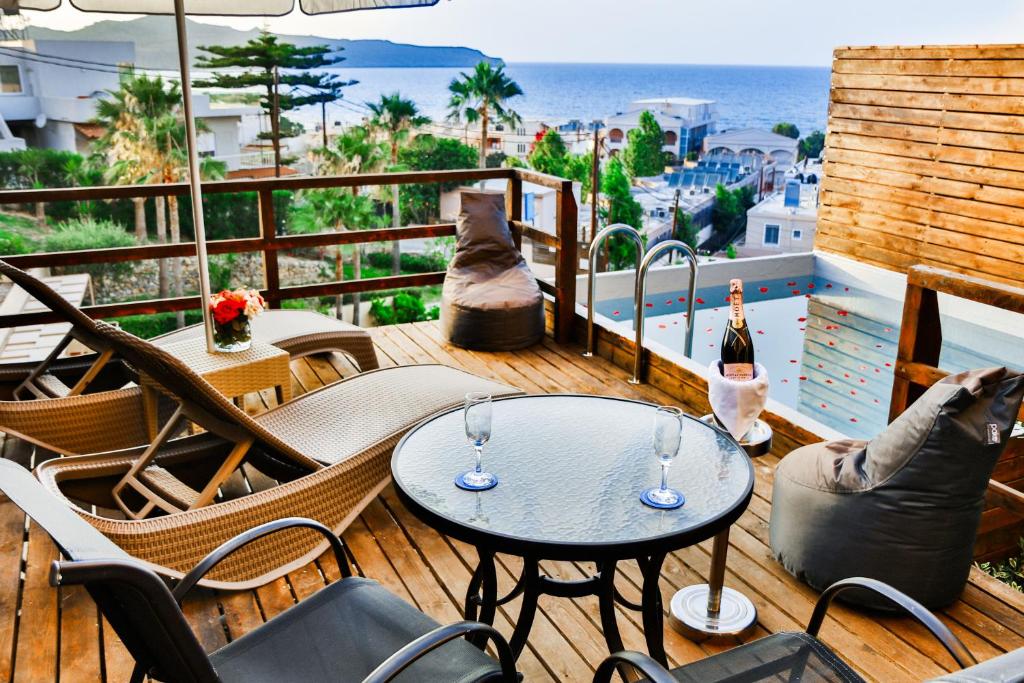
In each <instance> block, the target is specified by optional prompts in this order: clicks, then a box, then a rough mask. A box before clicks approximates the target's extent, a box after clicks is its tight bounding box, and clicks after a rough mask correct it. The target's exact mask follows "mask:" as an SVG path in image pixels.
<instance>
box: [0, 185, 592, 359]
mask: <svg viewBox="0 0 1024 683" xmlns="http://www.w3.org/2000/svg"><path fill="white" fill-rule="evenodd" d="M490 179H506V180H508V187H507V190H506V195H505V196H506V211H507V214H508V218H509V222H510V225H511V226H512V231H513V236H514V238H515V240H516V244H517V246H521V245H522V239H523V237H526V238H528V239H531V240H533V241H534V242H537V243H540V244H544V245H546V246H549V247H552V248H554V249H556V251H557V253H558V258H557V259H556V263H555V282H554V285H551V284H550V283H548V282H545V281H540V285H541V289H542V290H543V291H544V292H545V293H546V294H548V295H551V296H552V297H554V303H555V306H554V311H555V326H554V331H555V337H556V339H558V340H559V341H561V342H565V341H568V340H569V339H570V338H571V336H572V318H573V311H574V305H575V300H576V269H577V261H576V250H575V249H566V250H563V249H561V248H560V245H562V244H570V245H575V244H576V233H577V207H576V200H575V197H574V196H573V193H572V182H571V181H569V180H564V179H562V178H556V177H554V176H549V175H544V174H540V173H534V172H532V171H525V170H522V169H507V168H495V169H468V170H459V171H418V172H408V173H379V174H364V175H347V176H303V177H296V176H292V177H287V178H267V179H260V180H225V181H215V182H208V183H203V193H204V194H207V195H212V194H221V193H236V192H255V193H256V195H257V201H258V206H259V223H260V225H259V234H258V236H256V237H244V238H236V239H225V240H213V241H210V242H208V246H207V249H208V251H209V253H210V254H237V253H245V252H259V253H260V254H261V255H262V258H263V266H264V268H263V271H264V275H265V282H264V287H263V289H262V293H263V296H264V297H265V298H266V300H267V301H268V303H269V305H270V306H272V307H279V306H280V305H281V302H282V301H283V300H285V299H301V298H306V297H314V296H331V295H339V294H351V293H355V292H373V291H381V290H390V289H402V288H409V287H422V286H426V285H437V284H441V283H442V282H443V281H444V272H443V271H439V272H432V273H418V274H415V275H394V276H388V277H376V278H365V279H361V280H349V281H339V280H335V281H331V282H322V283H316V284H306V285H293V286H287V287H284V286H282V285H281V279H280V273H279V270H278V254H279V253H280V252H281V251H282V250H286V249H303V248H311V247H312V248H316V247H325V246H332V245H347V244H367V243H374V242H392V241H396V240H407V239H416V238H427V237H444V236H449V235H454V234H455V225H454V224H452V223H443V224H438V225H415V226H407V227H401V228H386V229H379V230H351V231H346V232H323V233H316V234H303V235H279V234H277V231H276V230H275V228H274V226H275V220H274V203H273V193H274V191H275V190H292V191H297V190H305V189H316V188H327V187H370V186H379V185H406V184H415V183H473V182H476V181H479V180H490ZM524 181H526V182H530V183H534V184H536V185H541V186H543V187H547V188H551V189H553V190H555V192H556V198H557V210H556V218H555V225H556V233H555V234H553V235H552V234H550V233H547V232H543V231H541V230H537V229H536V228H534V227H533V226H530V225H527V224H524V223H523V222H522V201H523V200H522V198H523V182H524ZM188 194H189V186H188V184H186V183H176V184H167V185H119V186H107V187H76V188H60V189H42V190H7V191H2V192H0V205H7V204H30V203H46V202H55V201H90V200H91V201H103V200H112V199H134V198H140V197H141V198H148V197H169V196H186V195H188ZM195 253H196V250H195V243H194V242H178V243H174V244H145V245H139V246H132V247H119V248H112V249H90V250H85V251H65V252H48V253H34V254H22V255H17V256H4V257H2V258H4V260H6V261H8V262H9V263H11V264H13V265H16V266H18V267H20V268H36V267H62V266H72V265H84V264H98V263H122V262H126V261H140V260H145V259H164V258H172V257H183V256H195ZM199 307H200V300H199V297H198V296H181V297H172V298H164V299H149V300H145V301H130V302H123V303H112V304H103V305H97V306H86V307H84V308H83V309H82V310H83V311H85V312H86V313H88V314H89V315H91V316H92V317H94V318H106V317H113V316H121V315H132V314H151V313H160V312H165V311H180V310H187V309H197V308H199ZM57 320H58V318H57V317H56V316H54V315H53V314H51V313H48V312H37V313H18V314H12V315H0V327H13V326H15V325H29V324H37V323H48V322H56V321H57Z"/></svg>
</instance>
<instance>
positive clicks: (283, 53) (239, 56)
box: [195, 31, 350, 176]
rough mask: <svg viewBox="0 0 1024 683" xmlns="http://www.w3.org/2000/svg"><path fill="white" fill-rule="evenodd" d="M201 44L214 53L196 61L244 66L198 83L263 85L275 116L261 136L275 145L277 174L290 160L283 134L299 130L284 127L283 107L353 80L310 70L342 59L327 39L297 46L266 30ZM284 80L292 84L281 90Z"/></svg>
mask: <svg viewBox="0 0 1024 683" xmlns="http://www.w3.org/2000/svg"><path fill="white" fill-rule="evenodd" d="M199 49H200V50H203V51H204V52H209V53H210V55H211V56H208V57H200V58H199V60H198V61H197V62H196V66H197V67H199V68H201V69H239V68H241V69H243V70H244V71H242V72H237V71H232V72H230V73H217V74H214V76H213V77H212V78H210V79H207V80H200V81H196V83H195V84H196V86H197V87H201V88H225V89H237V88H253V87H260V88H263V89H264V92H265V95H264V97H263V98H262V99H261V100H260V106H261V107H262V108H263V111H265V112H266V113H267V114H268V116H269V118H270V133H268V134H264V135H262V136H261V137H263V138H264V139H268V140H270V141H271V144H272V145H273V146H274V174H275V175H277V176H280V175H281V165H282V163H284V161H285V160H283V159H282V158H281V138H283V137H289V135H288V133H294V128H293V129H292V130H284V129H283V128H284V127H283V126H282V118H283V117H282V113H283V112H287V111H291V110H293V109H296V108H298V107H302V106H305V105H307V104H318V103H320V101H321V99H320V97H321V96H323V97H326V94H327V93H333V92H334V90H335V89H337V90H339V91H340V89H341V88H344V87H345V86H347V85H350V82H346V81H341V80H339V79H338V78H337V77H336V76H331V75H330V74H315V73H311V72H310V70H311V69H322V68H324V67H328V66H332V65H334V64H337V63H339V62H341V61H343V58H342V57H337V56H330V55H331V53H333V52H336V50H334V49H332V48H330V47H328V46H327V45H311V46H309V47H298V46H297V45H293V44H292V43H282V42H279V41H278V39H277V36H274V35H272V34H270V33H269V32H267V31H261V32H260V35H259V36H257V37H256V38H253V39H252V40H250V41H249V42H247V43H246V44H245V45H209V46H200V47H199ZM282 86H283V87H285V88H287V90H285V91H284V92H282ZM310 91H314V92H313V93H311V92H310Z"/></svg>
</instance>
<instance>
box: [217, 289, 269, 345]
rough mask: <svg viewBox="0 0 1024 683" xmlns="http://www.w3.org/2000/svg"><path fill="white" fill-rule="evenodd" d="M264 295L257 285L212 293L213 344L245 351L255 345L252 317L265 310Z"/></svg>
mask: <svg viewBox="0 0 1024 683" xmlns="http://www.w3.org/2000/svg"><path fill="white" fill-rule="evenodd" d="M265 306H266V304H265V302H264V301H263V297H262V296H260V293H259V292H257V291H256V290H255V289H241V288H239V289H235V290H228V289H225V290H223V291H221V292H218V293H217V294H214V295H213V296H211V297H210V312H211V313H212V314H213V344H214V346H215V347H216V349H217V350H218V351H223V352H226V353H232V352H237V351H245V350H246V349H248V348H249V347H250V346H251V345H252V319H253V318H255V317H256V316H257V315H259V314H260V313H262V312H263V309H264V307H265Z"/></svg>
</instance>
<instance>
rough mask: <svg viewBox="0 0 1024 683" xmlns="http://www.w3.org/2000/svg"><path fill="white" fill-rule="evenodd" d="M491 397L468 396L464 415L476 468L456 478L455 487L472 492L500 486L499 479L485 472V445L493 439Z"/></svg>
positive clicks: (474, 394) (463, 411) (476, 392)
mask: <svg viewBox="0 0 1024 683" xmlns="http://www.w3.org/2000/svg"><path fill="white" fill-rule="evenodd" d="M491 406H492V402H491V395H490V394H488V393H485V392H478V391H473V392H470V393H468V394H466V403H465V405H464V407H463V410H462V414H463V419H464V421H465V425H466V440H467V441H468V442H469V444H470V445H471V446H472V447H473V450H474V451H475V452H476V466H475V467H474V468H473V469H471V470H469V471H468V472H463V473H462V474H460V475H459V476H457V477H456V478H455V485H456V486H458V487H459V488H463V489H468V490H470V491H485V490H487V489H490V488H494V487H495V486H497V485H498V478H497V477H496V476H494V475H493V474H491V473H490V472H484V471H483V452H484V444H485V443H487V442H488V441H489V440H490V438H491V412H492V410H491Z"/></svg>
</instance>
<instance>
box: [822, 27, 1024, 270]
mask: <svg viewBox="0 0 1024 683" xmlns="http://www.w3.org/2000/svg"><path fill="white" fill-rule="evenodd" d="M834 57H835V59H834V62H833V66H832V89H831V96H830V100H829V119H828V136H827V139H826V151H825V159H826V164H825V169H824V175H825V179H824V181H823V183H822V193H821V207H820V211H819V214H818V230H817V236H816V238H815V247H816V248H818V249H822V250H826V251H831V252H836V253H839V254H842V255H844V256H849V257H851V258H854V259H857V260H859V261H866V262H868V263H872V264H875V265H878V266H882V267H884V268H888V269H890V270H897V271H900V272H904V271H906V269H907V268H908V267H910V266H911V265H914V264H916V263H924V264H932V265H939V266H942V267H944V268H952V269H955V270H958V271H961V272H964V273H969V274H973V275H979V276H982V277H985V278H987V279H989V280H997V281H1002V282H1010V283H1014V284H1020V283H1022V282H1024V266H1022V263H1024V45H985V46H977V45H969V46H946V47H942V46H934V47H930V46H924V47H891V48H883V47H864V48H839V49H837V50H836V51H835V55H834Z"/></svg>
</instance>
